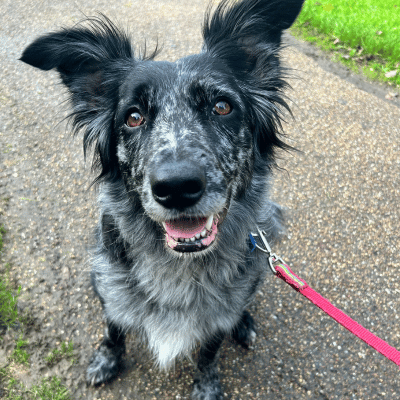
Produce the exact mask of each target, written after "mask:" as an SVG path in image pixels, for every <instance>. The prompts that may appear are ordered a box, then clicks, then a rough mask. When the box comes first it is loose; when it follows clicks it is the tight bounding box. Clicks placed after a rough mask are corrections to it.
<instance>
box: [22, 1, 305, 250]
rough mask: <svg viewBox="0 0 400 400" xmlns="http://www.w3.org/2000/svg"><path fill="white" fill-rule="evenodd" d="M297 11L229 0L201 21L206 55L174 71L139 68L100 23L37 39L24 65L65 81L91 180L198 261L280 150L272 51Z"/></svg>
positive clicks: (155, 64)
mask: <svg viewBox="0 0 400 400" xmlns="http://www.w3.org/2000/svg"><path fill="white" fill-rule="evenodd" d="M302 3H303V0H281V1H271V0H242V1H241V2H230V1H229V0H224V1H223V2H222V3H220V5H219V6H218V7H217V9H216V11H215V12H214V13H213V14H211V13H210V12H209V13H207V16H206V20H205V24H204V28H203V36H204V48H203V51H202V52H201V53H200V54H197V55H194V56H190V57H186V58H183V59H180V60H178V61H177V62H175V63H170V62H159V61H154V57H155V55H156V54H152V55H151V56H150V57H147V58H146V57H143V58H141V59H139V58H135V57H134V55H133V50H132V47H131V44H130V41H129V38H128V37H127V36H126V35H125V34H124V33H123V32H121V31H120V30H119V29H118V28H116V27H115V26H114V25H113V24H112V23H111V22H110V21H109V20H108V19H107V18H105V17H101V18H97V19H90V20H89V21H88V22H87V24H88V26H87V25H86V26H79V27H75V28H72V29H64V30H62V31H61V32H56V33H50V34H48V35H46V36H43V37H41V38H39V39H37V40H36V41H35V42H33V43H32V44H31V45H30V46H29V47H28V48H27V49H26V50H25V51H24V53H23V55H22V57H21V60H22V61H24V62H26V63H28V64H30V65H33V66H35V67H37V68H40V69H43V70H50V69H53V68H56V69H57V70H58V72H59V73H60V75H61V78H62V80H63V83H64V84H65V85H66V86H67V87H68V89H69V91H70V93H71V100H72V104H73V112H72V115H71V116H72V118H73V123H74V126H75V128H76V129H77V130H78V129H81V128H83V129H84V131H85V134H84V147H85V149H86V148H87V147H89V146H90V145H92V144H93V145H94V146H95V165H96V166H97V167H99V170H100V174H99V177H98V180H105V181H109V182H112V181H116V180H119V179H123V181H124V183H125V187H126V190H127V193H128V195H129V197H130V199H131V200H132V201H133V202H136V203H140V204H141V207H143V209H144V211H145V213H146V215H147V216H148V217H150V218H151V219H152V220H153V221H156V222H157V223H159V226H160V229H162V230H163V232H164V237H165V243H166V245H167V247H168V248H170V249H172V250H173V251H176V252H190V253H192V252H197V251H204V250H206V249H211V248H212V247H213V246H214V245H215V243H216V242H217V241H216V237H217V236H218V232H219V229H220V226H221V224H223V221H224V218H225V217H226V214H227V213H229V209H230V206H231V203H232V201H238V199H240V198H241V197H243V196H245V192H246V189H247V188H248V187H249V185H251V181H252V178H253V176H254V174H259V175H260V174H265V173H266V171H267V170H268V167H269V166H270V165H271V164H272V162H273V155H274V150H275V149H276V148H277V147H284V146H285V145H284V143H283V142H282V141H281V139H280V138H279V129H280V115H281V114H280V113H281V108H282V107H284V108H287V105H286V103H285V101H284V98H283V94H282V90H283V89H284V88H285V81H284V79H283V73H282V68H281V66H280V63H279V54H278V51H279V47H280V42H281V34H282V31H283V30H284V29H286V28H288V27H289V26H290V25H291V24H292V23H293V21H294V20H295V18H296V16H297V15H298V13H299V12H300V9H301V6H302Z"/></svg>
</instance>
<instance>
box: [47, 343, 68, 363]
mask: <svg viewBox="0 0 400 400" xmlns="http://www.w3.org/2000/svg"><path fill="white" fill-rule="evenodd" d="M64 357H65V358H68V359H69V360H70V361H71V362H72V363H74V361H75V360H74V358H73V357H74V345H73V343H72V342H69V343H68V342H62V343H61V348H60V349H53V350H52V351H51V353H50V354H49V355H48V356H47V357H46V358H45V360H46V362H47V364H49V365H53V364H55V363H57V362H59V361H60V360H61V359H62V358H64Z"/></svg>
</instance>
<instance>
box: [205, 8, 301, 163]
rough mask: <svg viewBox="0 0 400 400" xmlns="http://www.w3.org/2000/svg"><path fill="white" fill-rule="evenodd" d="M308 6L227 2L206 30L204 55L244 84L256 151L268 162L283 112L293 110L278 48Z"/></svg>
mask: <svg viewBox="0 0 400 400" xmlns="http://www.w3.org/2000/svg"><path fill="white" fill-rule="evenodd" d="M303 2H304V0H239V1H233V0H223V1H222V2H221V3H219V5H218V6H217V8H216V10H215V12H214V13H213V14H211V11H210V9H209V11H208V13H207V14H206V19H205V23H204V27H203V37H204V50H205V51H206V52H208V53H209V54H211V55H212V57H213V58H214V59H216V60H220V61H221V62H222V63H224V64H225V65H226V66H227V67H228V68H229V73H231V74H233V75H234V76H235V77H236V79H237V80H238V81H240V82H242V87H244V88H245V90H244V95H245V96H247V97H248V99H247V100H248V104H250V109H251V113H250V114H251V115H250V116H249V118H250V120H251V124H252V126H251V128H252V131H253V132H254V135H255V141H256V144H257V148H258V150H259V152H260V154H261V155H263V156H266V157H267V158H268V157H269V156H270V155H271V154H272V153H273V150H274V148H275V147H281V148H282V147H283V148H284V147H288V146H286V145H285V144H284V143H283V142H282V141H281V140H280V139H279V135H278V132H279V130H280V128H281V125H280V117H281V112H280V110H281V108H282V107H283V108H286V109H287V110H289V106H288V105H287V103H286V101H285V97H284V95H283V89H284V88H285V87H286V86H287V84H286V81H285V79H284V78H285V73H284V72H285V69H284V68H282V67H281V66H280V62H279V48H280V45H281V37H282V32H283V30H284V29H287V28H289V27H290V26H291V25H292V24H293V22H294V21H295V19H296V17H297V15H298V14H299V13H300V11H301V7H302V5H303Z"/></svg>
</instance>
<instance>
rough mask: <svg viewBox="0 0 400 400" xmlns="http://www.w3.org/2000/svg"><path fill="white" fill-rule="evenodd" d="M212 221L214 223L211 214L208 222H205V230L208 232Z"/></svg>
mask: <svg viewBox="0 0 400 400" xmlns="http://www.w3.org/2000/svg"><path fill="white" fill-rule="evenodd" d="M213 221H214V214H211V215H210V216H209V217H208V220H207V223H206V229H207V230H208V231H209V230H210V229H211V227H212V224H213Z"/></svg>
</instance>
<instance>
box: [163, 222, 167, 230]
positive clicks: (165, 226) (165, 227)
mask: <svg viewBox="0 0 400 400" xmlns="http://www.w3.org/2000/svg"><path fill="white" fill-rule="evenodd" d="M162 226H163V227H164V229H165V230H167V225H165V222H162Z"/></svg>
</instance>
